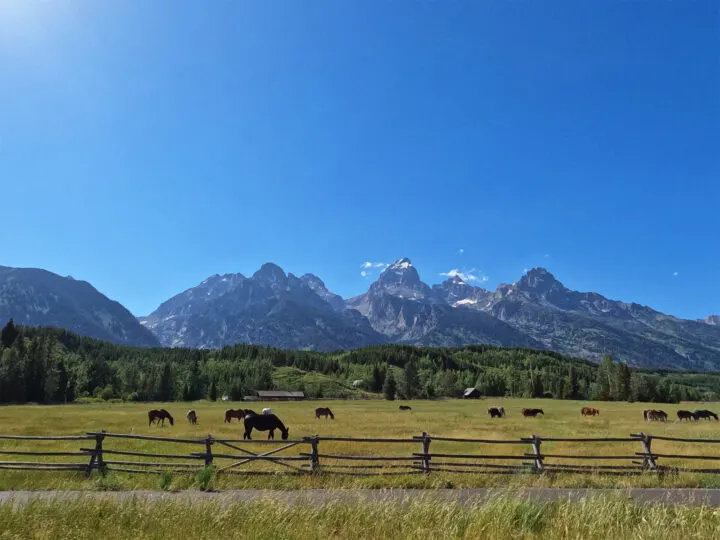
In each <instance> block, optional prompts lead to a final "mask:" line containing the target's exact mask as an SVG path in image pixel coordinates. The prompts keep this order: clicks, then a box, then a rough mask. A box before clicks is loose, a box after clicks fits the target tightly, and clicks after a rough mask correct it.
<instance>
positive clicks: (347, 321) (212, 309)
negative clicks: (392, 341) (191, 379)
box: [142, 263, 386, 351]
mask: <svg viewBox="0 0 720 540" xmlns="http://www.w3.org/2000/svg"><path fill="white" fill-rule="evenodd" d="M338 298H339V297H338V296H337V295H334V294H332V293H330V292H329V291H328V290H327V288H326V287H325V285H324V284H323V282H322V281H321V280H320V279H319V278H317V277H315V276H312V275H310V274H307V275H305V276H303V277H302V278H298V277H296V276H294V275H293V274H287V275H286V274H285V272H284V271H283V270H282V269H281V268H280V267H279V266H277V265H275V264H272V263H267V264H264V265H263V266H262V267H261V268H260V269H259V270H258V271H257V272H255V274H253V276H252V277H250V278H246V277H244V276H243V275H241V274H230V275H225V276H213V277H211V278H208V279H207V280H205V281H203V282H202V283H201V284H200V285H198V286H197V287H193V288H192V289H189V290H187V291H185V292H183V293H181V294H179V295H177V296H175V297H173V298H171V299H170V300H168V301H167V302H165V303H163V304H162V305H160V307H159V308H158V309H157V310H155V311H154V312H153V313H151V314H150V315H149V316H148V317H145V318H144V319H142V322H143V324H144V325H145V326H146V327H147V328H148V329H150V330H152V331H153V332H154V333H155V335H156V336H158V338H159V339H160V341H161V343H162V344H163V345H165V346H168V347H193V348H218V347H223V346H225V345H234V344H237V343H253V344H258V345H270V346H274V347H281V348H287V349H314V350H322V351H328V350H335V349H349V348H356V347H362V346H365V345H370V344H376V343H385V341H386V340H385V339H384V337H383V336H380V335H378V334H377V333H376V332H375V331H374V330H373V329H372V328H371V327H370V325H369V324H368V322H367V320H365V319H364V318H363V317H361V316H359V315H358V314H357V313H354V312H351V311H349V310H346V309H345V307H344V304H342V305H340V304H339V303H338Z"/></svg>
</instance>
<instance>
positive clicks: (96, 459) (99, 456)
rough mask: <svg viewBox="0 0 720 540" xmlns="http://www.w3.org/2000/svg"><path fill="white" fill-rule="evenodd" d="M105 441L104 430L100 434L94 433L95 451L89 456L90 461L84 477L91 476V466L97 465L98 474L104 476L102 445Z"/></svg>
mask: <svg viewBox="0 0 720 540" xmlns="http://www.w3.org/2000/svg"><path fill="white" fill-rule="evenodd" d="M104 439H105V430H103V431H102V432H100V433H95V451H94V452H93V454H92V455H91V456H90V461H89V462H88V470H87V473H86V474H85V476H90V475H91V474H92V470H93V465H94V464H97V469H98V471H100V474H101V475H103V476H105V472H106V471H105V460H104V459H103V447H102V443H103V440H104Z"/></svg>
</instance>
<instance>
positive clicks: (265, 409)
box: [262, 407, 273, 414]
mask: <svg viewBox="0 0 720 540" xmlns="http://www.w3.org/2000/svg"><path fill="white" fill-rule="evenodd" d="M262 413H263V414H272V413H273V412H272V409H270V408H268V407H265V408H264V409H263V410H262Z"/></svg>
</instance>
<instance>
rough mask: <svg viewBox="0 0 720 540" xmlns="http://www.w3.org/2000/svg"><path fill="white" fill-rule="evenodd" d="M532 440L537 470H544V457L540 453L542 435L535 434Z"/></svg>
mask: <svg viewBox="0 0 720 540" xmlns="http://www.w3.org/2000/svg"><path fill="white" fill-rule="evenodd" d="M531 441H532V442H531V444H532V447H533V453H534V454H535V472H539V473H541V472H543V459H542V455H541V454H540V445H541V444H542V440H540V437H538V436H537V435H533V436H532V439H531Z"/></svg>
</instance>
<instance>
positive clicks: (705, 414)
mask: <svg viewBox="0 0 720 540" xmlns="http://www.w3.org/2000/svg"><path fill="white" fill-rule="evenodd" d="M693 414H694V415H695V419H696V420H697V419H700V418H704V419H705V420H710V419H711V418H714V419H715V420H717V419H718V415H717V414H715V413H714V412H712V411H708V410H707V409H700V410H697V411H695V412H694V413H693Z"/></svg>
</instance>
